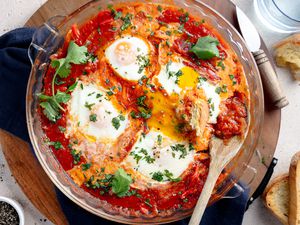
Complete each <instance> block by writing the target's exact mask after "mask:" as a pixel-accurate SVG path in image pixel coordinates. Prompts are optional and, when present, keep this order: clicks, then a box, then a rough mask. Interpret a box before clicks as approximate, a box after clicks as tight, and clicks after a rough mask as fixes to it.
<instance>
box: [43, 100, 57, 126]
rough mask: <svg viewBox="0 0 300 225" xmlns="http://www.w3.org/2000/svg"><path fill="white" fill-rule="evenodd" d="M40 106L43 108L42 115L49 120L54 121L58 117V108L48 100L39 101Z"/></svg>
mask: <svg viewBox="0 0 300 225" xmlns="http://www.w3.org/2000/svg"><path fill="white" fill-rule="evenodd" d="M40 106H41V107H42V108H43V109H44V110H43V113H44V115H45V116H46V117H47V118H48V119H49V120H50V121H52V122H56V120H57V119H58V118H59V115H60V114H59V111H58V109H57V108H56V107H55V106H54V105H53V104H51V103H50V102H41V103H40Z"/></svg>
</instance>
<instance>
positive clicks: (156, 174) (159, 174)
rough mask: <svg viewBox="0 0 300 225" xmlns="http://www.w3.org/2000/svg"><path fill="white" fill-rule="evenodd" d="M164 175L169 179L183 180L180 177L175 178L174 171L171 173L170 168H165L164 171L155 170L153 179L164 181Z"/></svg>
mask: <svg viewBox="0 0 300 225" xmlns="http://www.w3.org/2000/svg"><path fill="white" fill-rule="evenodd" d="M164 177H165V178H166V180H167V181H172V182H179V181H181V178H180V177H177V178H174V175H173V173H171V172H170V171H169V170H164V172H160V171H158V172H154V173H153V174H152V179H153V180H156V181H159V182H161V181H163V180H164Z"/></svg>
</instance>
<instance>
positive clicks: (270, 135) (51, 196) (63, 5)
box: [0, 0, 281, 225]
mask: <svg viewBox="0 0 300 225" xmlns="http://www.w3.org/2000/svg"><path fill="white" fill-rule="evenodd" d="M87 2H88V1H87V0H73V1H68V0H49V1H47V2H46V3H45V4H44V5H43V6H42V7H41V8H40V9H38V10H37V11H36V12H35V13H34V14H33V15H32V17H31V18H30V19H29V20H28V21H27V23H26V26H32V27H38V26H40V25H42V24H43V23H44V22H45V21H47V20H48V19H49V18H51V17H53V16H56V15H68V14H70V13H71V12H72V11H74V10H75V9H77V8H78V7H80V6H81V5H83V4H85V3H87ZM203 2H204V3H206V4H208V5H210V6H211V7H213V8H214V9H216V10H217V11H218V12H220V13H221V14H222V15H223V16H224V17H225V18H226V19H227V20H228V21H230V22H231V23H232V24H233V25H234V26H235V27H236V26H237V20H236V14H235V6H234V5H233V3H232V2H230V1H229V0H203ZM262 49H264V50H265V52H266V53H267V55H268V56H269V58H270V59H272V58H271V57H270V55H269V53H268V51H267V49H266V47H265V45H264V44H263V45H262ZM271 61H272V60H271ZM272 64H273V66H274V63H273V62H272ZM268 101H269V99H268V98H266V97H265V102H266V104H265V109H266V111H265V120H264V128H263V132H262V135H261V139H260V141H259V145H258V146H257V150H258V151H259V152H260V153H261V154H262V155H263V157H264V158H263V161H264V163H261V161H262V159H259V158H258V157H253V158H252V160H251V162H250V165H251V166H252V167H254V168H256V169H257V171H258V173H257V176H256V178H255V180H254V181H253V182H252V183H251V191H252V192H251V193H250V194H252V193H253V192H254V190H255V189H256V187H257V186H258V185H259V183H260V182H261V180H262V179H263V176H264V174H265V172H266V170H267V166H268V165H269V164H270V163H271V160H272V158H273V155H274V152H275V148H276V145H277V140H278V135H279V129H280V118H281V111H280V110H274V109H273V108H272V106H271V104H270V103H268ZM0 143H1V144H2V147H3V149H4V152H5V157H6V158H7V160H8V161H9V162H10V163H9V166H10V168H11V171H12V173H13V175H14V176H15V177H16V179H17V182H18V183H19V184H20V186H21V188H22V189H23V191H24V193H25V194H26V195H27V197H28V198H29V199H30V200H31V201H32V203H33V204H34V205H35V206H36V207H37V208H38V209H39V210H40V212H41V213H43V214H44V215H45V216H46V217H48V218H49V219H50V220H51V221H53V222H54V223H55V224H59V225H65V224H67V222H66V220H65V218H64V215H63V214H62V212H61V209H60V207H59V204H58V202H57V199H56V195H55V192H54V188H53V184H52V183H51V181H50V179H49V178H48V177H47V176H46V174H45V173H44V171H43V169H42V167H41V166H40V165H39V164H38V162H37V160H36V159H35V158H34V157H33V156H32V153H31V151H30V149H29V148H28V145H27V144H26V143H25V142H22V141H21V140H20V139H18V138H14V137H12V136H11V135H8V134H7V133H5V132H0ZM12 149H22V150H20V152H21V153H18V154H23V156H22V157H21V158H20V157H19V156H18V154H15V153H12V154H10V153H9V152H10V151H12ZM15 151H16V150H15ZM25 157H27V160H29V162H32V163H31V165H27V166H26V165H25V164H24V162H22V158H25ZM15 164H16V165H15ZM20 165H21V167H19V166H20ZM20 168H22V169H20ZM26 174H31V175H32V176H35V177H39V179H38V180H35V181H34V182H30V183H28V182H25V180H24V179H23V178H22V176H24V175H26ZM18 177H19V178H18ZM41 186H42V187H45V188H46V189H43V190H44V191H43V192H40V191H38V190H39V189H41V188H40V187H41ZM43 202H44V203H46V204H44V203H43Z"/></svg>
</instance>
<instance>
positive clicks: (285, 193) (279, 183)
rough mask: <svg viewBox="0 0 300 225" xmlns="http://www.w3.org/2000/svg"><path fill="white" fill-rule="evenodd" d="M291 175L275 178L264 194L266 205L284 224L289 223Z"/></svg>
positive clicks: (287, 224)
mask: <svg viewBox="0 0 300 225" xmlns="http://www.w3.org/2000/svg"><path fill="white" fill-rule="evenodd" d="M289 192H290V191H289V175H288V174H284V175H281V176H278V177H276V178H274V179H273V180H272V181H271V183H270V184H269V185H268V186H267V188H266V189H265V191H264V194H263V200H264V204H265V205H266V207H267V208H268V209H269V210H270V211H271V212H272V213H273V214H274V215H275V216H276V217H277V218H278V219H279V220H280V222H281V223H282V224H284V225H289V223H288V215H289Z"/></svg>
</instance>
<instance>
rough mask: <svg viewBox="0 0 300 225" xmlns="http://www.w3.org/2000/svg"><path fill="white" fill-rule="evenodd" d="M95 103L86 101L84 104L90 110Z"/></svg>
mask: <svg viewBox="0 0 300 225" xmlns="http://www.w3.org/2000/svg"><path fill="white" fill-rule="evenodd" d="M94 105H95V103H88V102H85V104H84V106H85V107H86V108H88V110H92V107H93V106H94Z"/></svg>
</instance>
